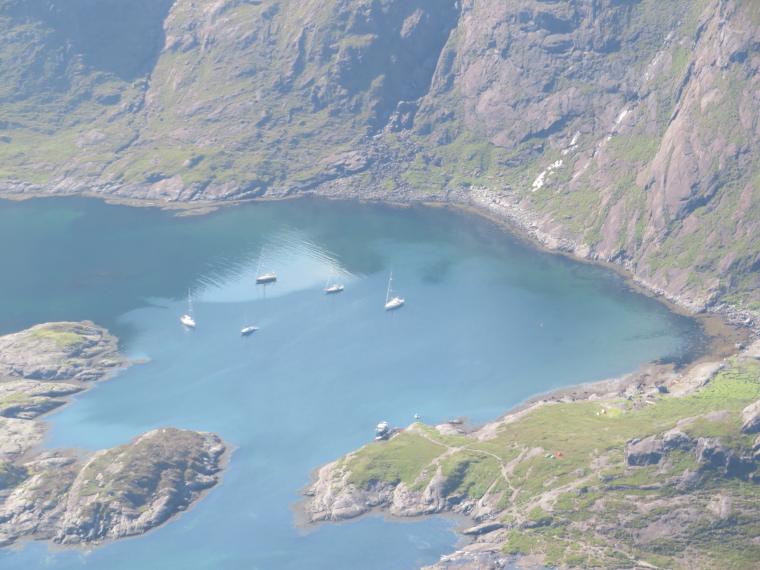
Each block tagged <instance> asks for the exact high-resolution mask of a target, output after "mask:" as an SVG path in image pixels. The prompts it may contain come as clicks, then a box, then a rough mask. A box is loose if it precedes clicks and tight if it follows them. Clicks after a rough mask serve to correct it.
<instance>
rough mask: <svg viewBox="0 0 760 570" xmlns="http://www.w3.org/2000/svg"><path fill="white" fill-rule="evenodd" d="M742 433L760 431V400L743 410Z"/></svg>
mask: <svg viewBox="0 0 760 570" xmlns="http://www.w3.org/2000/svg"><path fill="white" fill-rule="evenodd" d="M741 417H742V421H743V422H744V423H743V424H742V428H741V429H742V433H758V432H760V400H758V401H757V402H755V403H754V404H750V405H749V406H747V407H746V408H744V409H743V410H742V414H741Z"/></svg>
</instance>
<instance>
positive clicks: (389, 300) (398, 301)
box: [385, 269, 404, 311]
mask: <svg viewBox="0 0 760 570" xmlns="http://www.w3.org/2000/svg"><path fill="white" fill-rule="evenodd" d="M392 284H393V269H391V276H390V278H389V279H388V292H387V293H386V294H385V310H386V311H390V310H391V309H398V308H399V307H401V306H402V305H403V304H404V300H403V299H402V298H401V297H399V296H398V295H396V296H393V297H391V293H393V289H392V287H391V285H392Z"/></svg>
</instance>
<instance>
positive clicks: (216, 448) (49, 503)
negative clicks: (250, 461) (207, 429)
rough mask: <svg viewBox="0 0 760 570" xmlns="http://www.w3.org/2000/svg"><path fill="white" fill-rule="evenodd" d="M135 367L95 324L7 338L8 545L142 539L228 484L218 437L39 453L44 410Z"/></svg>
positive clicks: (164, 433) (4, 494)
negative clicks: (222, 482)
mask: <svg viewBox="0 0 760 570" xmlns="http://www.w3.org/2000/svg"><path fill="white" fill-rule="evenodd" d="M129 365H130V362H129V361H128V360H126V359H125V358H124V357H123V356H122V355H121V354H120V353H119V351H118V347H117V339H116V338H115V337H113V336H112V335H110V334H109V333H108V332H107V331H106V330H104V329H102V328H100V327H98V326H96V325H94V324H93V323H91V322H88V321H85V322H81V323H72V322H61V323H47V324H42V325H37V326H34V327H32V328H30V329H28V330H25V331H22V332H19V333H15V334H10V335H6V336H3V337H0V442H2V444H0V545H2V546H9V545H12V544H14V543H16V542H18V541H27V540H46V541H53V542H55V543H58V544H60V545H69V546H78V547H85V546H86V547H91V546H94V545H98V544H101V543H102V542H103V541H104V540H110V539H118V538H125V537H129V536H136V535H140V534H143V533H145V532H147V531H149V530H151V529H152V528H155V527H156V526H158V525H160V524H162V523H164V522H166V521H167V520H169V519H170V518H171V517H173V516H175V515H176V514H177V513H179V512H181V511H184V510H185V509H187V508H188V507H190V506H192V504H193V503H194V502H195V501H197V500H198V499H199V498H200V497H201V496H202V494H203V492H204V491H206V490H207V489H209V488H211V487H213V486H214V485H216V484H217V483H219V481H220V479H221V476H220V472H221V469H222V466H223V462H224V458H225V451H226V446H225V444H224V442H223V441H222V440H221V438H220V437H219V436H218V435H216V434H212V433H204V432H193V431H187V430H180V429H176V428H171V427H167V428H161V429H157V430H153V431H150V432H148V433H145V434H142V435H141V436H139V437H138V438H137V439H136V440H134V441H133V442H131V443H127V444H124V445H120V446H118V447H115V448H113V449H105V450H100V451H96V452H95V453H92V454H90V455H82V454H81V453H78V452H75V451H73V450H68V449H52V450H49V449H45V450H41V449H39V446H40V444H41V443H42V441H43V439H44V437H45V433H46V431H47V425H46V423H45V422H44V421H42V420H41V419H40V417H41V416H42V415H43V414H45V413H48V412H50V411H52V410H55V409H56V408H58V407H60V406H62V405H64V404H66V403H67V400H66V396H70V395H72V394H76V393H79V392H82V391H84V390H87V389H89V387H90V386H91V383H92V382H94V381H98V380H103V379H105V378H108V377H110V376H112V375H113V373H114V372H115V371H117V370H119V369H122V368H124V367H127V366H129Z"/></svg>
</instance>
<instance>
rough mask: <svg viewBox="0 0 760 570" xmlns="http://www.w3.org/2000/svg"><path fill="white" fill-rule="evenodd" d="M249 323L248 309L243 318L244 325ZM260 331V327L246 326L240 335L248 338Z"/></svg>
mask: <svg viewBox="0 0 760 570" xmlns="http://www.w3.org/2000/svg"><path fill="white" fill-rule="evenodd" d="M247 322H248V310H247V309H246V311H245V314H244V317H243V324H244V325H245V323H247ZM257 330H259V327H256V326H253V325H246V326H244V327H243V328H242V329H241V330H240V334H242V335H243V336H248V335H249V334H251V333H254V332H256V331H257Z"/></svg>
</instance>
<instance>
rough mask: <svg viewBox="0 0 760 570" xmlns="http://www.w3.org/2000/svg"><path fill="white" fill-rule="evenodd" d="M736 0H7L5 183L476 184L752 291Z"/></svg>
mask: <svg viewBox="0 0 760 570" xmlns="http://www.w3.org/2000/svg"><path fill="white" fill-rule="evenodd" d="M758 24H760V6H758V4H757V3H756V2H752V1H751V0H698V1H696V2H691V1H686V0H673V1H671V2H667V3H663V2H657V1H656V0H614V1H613V0H573V1H546V0H520V1H517V0H499V1H497V0H461V1H459V0H407V1H403V2H402V1H401V0H307V1H296V0H205V1H197V0H196V1H194V2H192V1H190V0H177V1H175V2H171V1H170V0H161V1H150V2H148V1H147V0H141V1H130V2H127V1H126V0H101V1H99V2H94V1H93V0H74V1H71V2H66V3H61V2H55V1H54V0H39V1H36V2H31V1H25V0H3V1H0V27H1V28H2V29H3V33H2V35H0V73H2V76H3V77H4V79H5V81H4V82H3V85H2V86H0V160H2V167H0V191H4V192H43V193H51V192H71V191H80V190H83V189H90V190H93V191H96V192H99V193H104V194H116V195H121V196H129V197H138V198H146V199H151V200H228V199H240V198H249V197H253V196H257V195H263V194H265V193H266V194H268V195H281V194H283V193H294V192H304V191H311V192H322V193H333V194H335V193H336V192H337V193H340V194H341V195H361V196H372V197H378V198H383V197H392V198H394V199H412V198H413V199H421V198H424V199H429V200H452V201H458V202H473V201H476V202H478V203H482V202H483V200H482V199H479V200H475V198H474V196H475V195H476V194H477V196H481V197H482V196H483V191H484V189H486V191H487V194H486V196H487V201H490V202H493V203H497V204H501V206H500V207H501V208H502V209H504V210H506V209H512V210H515V209H516V210H518V211H522V212H525V213H526V216H527V219H529V223H528V224H527V225H528V227H529V229H530V230H531V231H532V232H533V233H534V234H535V235H536V236H537V237H538V238H539V239H540V240H542V241H543V242H544V243H546V244H547V245H548V246H550V247H555V248H560V249H566V250H570V251H573V252H575V253H576V254H578V255H580V256H583V257H589V258H599V259H605V260H612V261H616V262H618V263H621V264H623V265H624V266H626V267H627V268H628V269H630V270H631V271H632V272H633V273H634V274H635V275H636V277H637V278H638V279H639V280H641V281H642V282H645V283H646V284H647V285H648V286H650V287H651V288H653V289H656V290H661V291H662V292H663V293H665V294H666V295H668V296H670V297H673V298H676V299H678V300H679V301H680V302H681V303H682V304H684V305H686V306H689V307H690V308H692V309H694V310H699V309H701V308H703V307H704V306H705V305H708V304H714V303H715V302H716V301H717V300H718V299H725V300H728V301H730V302H733V303H739V304H745V305H747V306H750V307H755V308H757V307H758V306H760V305H759V304H758V303H760V293H758V285H760V276H759V272H760V253H759V252H760V247H759V244H758V238H757V236H758V233H759V232H758V218H759V214H760V212H758V192H760V190H759V189H758V187H759V186H760V167H758V165H759V164H760V160H759V159H760V157H758V156H757V155H758V150H757V149H758V145H757V143H758V138H760V123H758V116H759V113H758V111H759V110H760V90H758V84H757V82H758V79H757V78H758V67H760V25H758Z"/></svg>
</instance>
